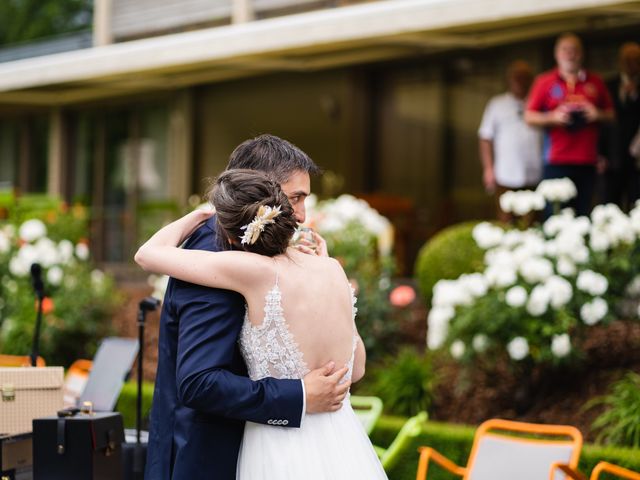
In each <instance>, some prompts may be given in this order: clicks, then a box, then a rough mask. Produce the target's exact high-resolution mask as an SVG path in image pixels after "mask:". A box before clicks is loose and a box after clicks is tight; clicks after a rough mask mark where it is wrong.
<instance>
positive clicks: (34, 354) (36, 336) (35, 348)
mask: <svg viewBox="0 0 640 480" xmlns="http://www.w3.org/2000/svg"><path fill="white" fill-rule="evenodd" d="M43 299H44V292H42V291H39V292H36V301H37V312H38V313H37V315H36V326H35V328H34V330H33V342H32V344H31V366H32V367H35V366H36V363H37V362H38V354H39V350H40V346H39V343H40V326H41V325H42V300H43Z"/></svg>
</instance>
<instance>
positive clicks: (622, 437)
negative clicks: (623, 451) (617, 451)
mask: <svg viewBox="0 0 640 480" xmlns="http://www.w3.org/2000/svg"><path fill="white" fill-rule="evenodd" d="M595 405H605V407H606V409H605V411H604V412H603V413H602V414H600V416H598V418H596V419H595V421H594V422H593V424H592V425H591V427H592V428H593V429H594V430H596V431H599V433H598V436H597V437H596V440H597V441H598V442H601V443H606V444H611V445H619V446H626V447H635V448H640V375H638V374H637V373H634V372H629V373H628V374H627V375H626V376H625V377H624V378H622V379H621V380H619V381H618V382H616V383H614V384H613V386H612V388H611V391H610V393H609V394H607V395H605V396H603V397H599V398H596V399H594V400H593V401H591V402H590V403H589V404H588V407H592V406H595Z"/></svg>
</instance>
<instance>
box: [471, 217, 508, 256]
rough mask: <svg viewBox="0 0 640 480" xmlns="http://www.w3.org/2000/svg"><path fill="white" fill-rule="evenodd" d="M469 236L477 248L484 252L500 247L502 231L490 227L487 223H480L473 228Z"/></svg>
mask: <svg viewBox="0 0 640 480" xmlns="http://www.w3.org/2000/svg"><path fill="white" fill-rule="evenodd" d="M471 235H472V236H473V239H474V240H475V241H476V243H477V244H478V246H479V247H480V248H482V249H483V250H486V249H488V248H493V247H495V246H497V245H500V242H501V241H502V237H503V235H504V231H503V230H502V229H501V228H500V227H497V226H495V225H492V224H490V223H489V222H482V223H479V224H478V225H476V226H475V227H473V231H472V233H471Z"/></svg>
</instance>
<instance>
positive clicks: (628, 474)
mask: <svg viewBox="0 0 640 480" xmlns="http://www.w3.org/2000/svg"><path fill="white" fill-rule="evenodd" d="M603 472H606V473H611V474H612V475H617V476H618V477H621V478H626V479H628V480H640V473H638V472H634V471H631V470H628V469H626V468H623V467H619V466H618V465H614V464H613V463H609V462H600V463H598V464H597V465H596V466H595V468H594V469H593V472H591V478H590V480H598V479H599V478H600V474H601V473H603Z"/></svg>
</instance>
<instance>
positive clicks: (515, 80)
mask: <svg viewBox="0 0 640 480" xmlns="http://www.w3.org/2000/svg"><path fill="white" fill-rule="evenodd" d="M532 81H533V71H532V69H531V67H530V66H529V64H527V63H526V62H524V61H522V60H516V61H514V62H513V63H511V64H510V65H509V67H508V69H507V87H508V91H507V92H505V93H502V94H500V95H496V96H495V97H493V98H492V99H491V100H490V101H489V103H488V104H487V106H486V108H485V110H484V114H483V116H482V122H481V124H480V128H479V130H478V137H479V142H480V158H481V160H482V168H483V175H482V179H483V183H484V187H485V189H486V191H487V192H489V193H493V194H494V195H495V197H496V209H497V217H498V220H500V221H503V222H509V221H511V220H512V219H511V216H510V214H509V213H507V212H504V211H502V209H501V208H500V202H499V201H498V200H499V198H500V195H502V194H503V193H504V192H506V191H507V190H521V189H534V188H535V187H536V185H537V184H538V182H539V181H540V179H541V177H542V160H541V158H542V155H541V135H540V131H539V130H538V129H536V128H534V127H530V126H529V125H527V124H526V123H525V121H524V118H523V116H524V109H525V98H526V96H527V93H528V91H529V87H530V86H531V82H532Z"/></svg>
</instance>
